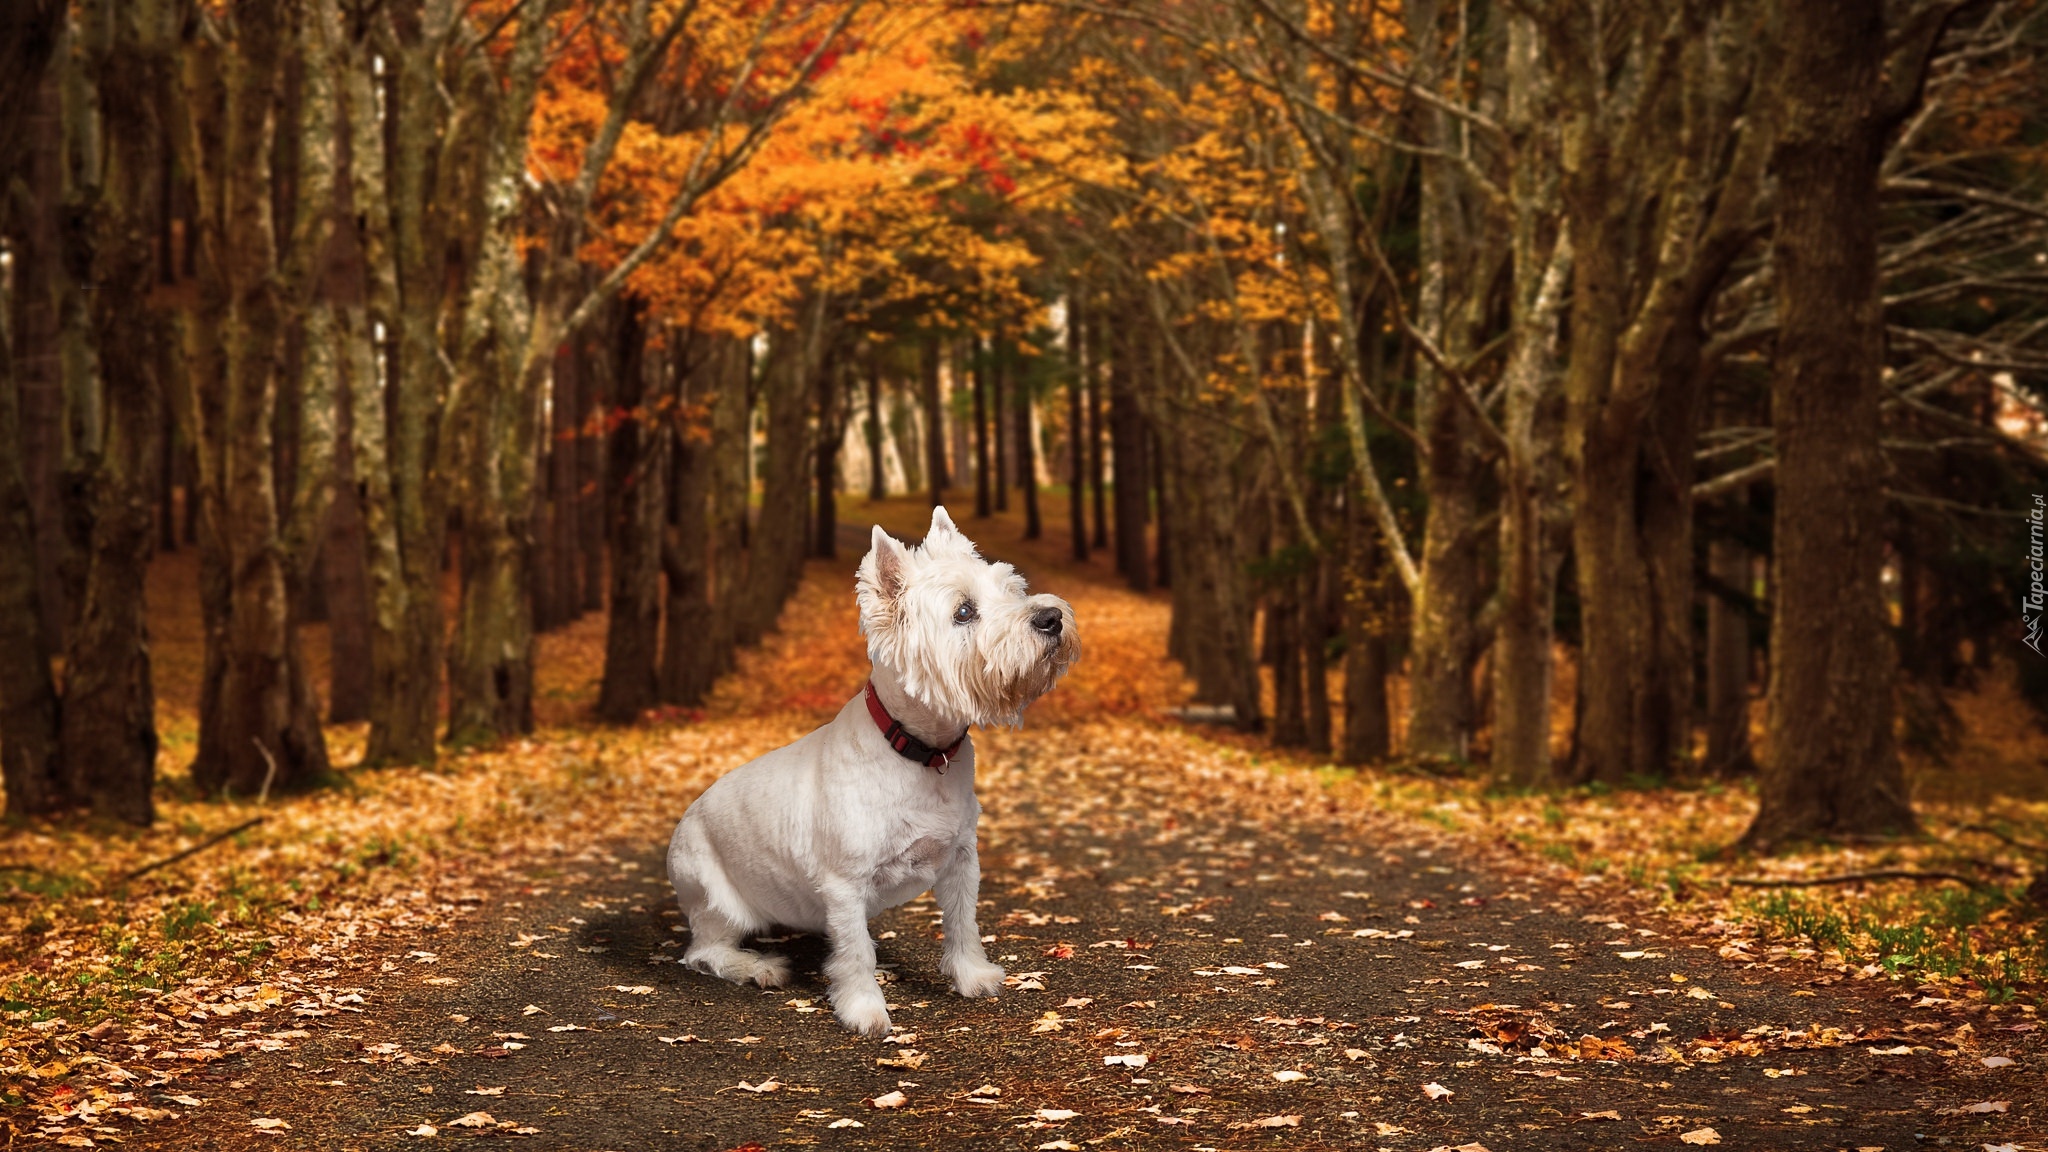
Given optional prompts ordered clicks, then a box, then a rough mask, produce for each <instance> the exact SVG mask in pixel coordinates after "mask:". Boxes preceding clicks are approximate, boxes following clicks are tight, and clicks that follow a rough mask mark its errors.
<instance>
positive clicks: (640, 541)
mask: <svg viewBox="0 0 2048 1152" xmlns="http://www.w3.org/2000/svg"><path fill="white" fill-rule="evenodd" d="M620 311H621V312H622V315H621V316H620V318H619V324H618V351H617V353H616V359H615V360H614V364H615V366H616V370H615V372H614V374H613V379H614V380H615V381H616V389H615V398H614V400H613V403H614V404H616V405H617V406H618V414H619V417H620V418H619V419H618V421H617V423H616V424H615V425H614V426H613V428H612V432H611V435H610V443H609V444H607V445H606V450H605V458H606V461H607V463H608V468H607V472H608V475H607V477H606V483H605V504H606V508H605V535H606V537H607V539H608V542H609V544H610V546H611V547H610V552H611V604H610V610H609V612H608V613H607V614H606V616H605V646H604V678H603V680H602V682H601V683H600V684H599V686H598V693H597V718H598V719H599V720H601V721H603V722H605V723H607V724H631V723H633V722H634V721H635V720H638V719H639V718H640V714H641V713H643V712H645V711H647V710H648V709H650V708H652V707H654V705H655V702H656V701H657V699H658V698H659V686H660V682H659V665H660V659H661V648H660V644H661V606H662V605H661V601H662V591H661V568H662V565H661V558H662V557H661V551H662V536H663V531H662V526H663V524H664V522H665V521H666V519H667V517H666V515H665V513H666V512H667V508H668V490H667V479H668V469H669V463H668V451H667V432H666V429H665V428H664V426H663V425H664V424H665V423H666V421H665V419H664V418H662V417H658V416H657V415H656V413H657V412H659V411H661V410H662V409H663V408H664V406H663V405H661V404H659V403H657V400H658V399H659V398H660V397H661V395H662V394H663V393H664V392H666V389H665V388H656V389H650V388H649V387H648V380H649V377H650V376H652V375H654V374H655V372H656V370H655V369H653V368H652V367H651V366H650V365H649V364H648V360H649V359H650V357H649V356H648V351H649V348H648V340H647V334H646V326H645V324H644V323H643V321H642V319H641V314H640V308H639V306H638V305H637V304H634V303H633V302H630V301H627V302H624V303H623V304H622V305H621V307H620Z"/></svg>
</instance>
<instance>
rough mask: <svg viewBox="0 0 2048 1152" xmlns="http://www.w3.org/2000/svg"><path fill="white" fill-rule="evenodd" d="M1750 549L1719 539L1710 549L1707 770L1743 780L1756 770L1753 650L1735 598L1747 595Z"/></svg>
mask: <svg viewBox="0 0 2048 1152" xmlns="http://www.w3.org/2000/svg"><path fill="white" fill-rule="evenodd" d="M1749 565H1750V557H1749V550H1748V549H1747V548H1744V547H1743V546H1742V543H1741V541H1739V540H1736V539H1734V538H1732V537H1729V536H1716V537H1715V538H1714V539H1713V540H1712V541H1711V542H1710V543H1708V545H1707V575H1708V576H1709V577H1711V578H1712V580H1713V583H1714V585H1715V586H1714V587H1710V588H1709V589H1708V590H1707V596H1706V601H1707V646H1706V665H1707V715H1706V721H1707V754H1706V760H1705V762H1704V767H1705V769H1706V771H1707V772H1708V773H1709V774H1711V775H1715V776H1722V777H1728V776H1744V775H1748V774H1749V773H1751V772H1754V771H1756V761H1755V760H1754V759H1753V758H1752V755H1751V752H1750V741H1749V682H1750V671H1749V669H1750V664H1751V645H1750V639H1749V612H1748V611H1747V605H1745V604H1738V603H1736V602H1734V601H1733V599H1732V598H1731V595H1730V594H1731V593H1740V594H1742V595H1744V596H1745V597H1746V596H1747V595H1748V592H1749Z"/></svg>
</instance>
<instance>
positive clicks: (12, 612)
mask: <svg viewBox="0 0 2048 1152" xmlns="http://www.w3.org/2000/svg"><path fill="white" fill-rule="evenodd" d="M58 10H59V11H61V7H59V8H58ZM53 23H54V21H53ZM7 30H8V31H10V32H15V31H18V30H17V29H12V28H9V29H7ZM5 50H6V51H7V52H8V55H7V57H6V60H7V62H8V65H9V67H12V68H28V67H33V68H35V69H36V70H37V71H38V72H40V69H41V63H40V62H39V61H33V60H24V59H23V58H22V57H21V55H20V53H19V48H18V46H16V45H6V46H5ZM43 59H47V53H45V54H44V56H43ZM0 83H5V81H4V80H0ZM4 215H5V208H4V207H0V217H4ZM11 320H12V316H11V315H10V314H9V312H8V311H7V310H5V309H0V784H4V786H5V788H6V792H7V810H6V815H7V816H8V817H9V818H19V817H23V816H36V815H42V814H44V813H49V812H55V811H57V810H58V809H61V808H63V807H65V806H66V805H67V803H68V798H67V797H66V795H65V792H64V787H63V772H62V762H61V760H60V747H59V744H58V739H59V733H60V731H61V726H60V724H61V718H60V714H59V711H58V707H59V705H58V700H57V687H56V682H55V680H54V679H53V678H52V677H51V674H50V657H51V656H52V654H53V652H54V649H53V646H52V644H51V640H50V634H49V631H48V630H47V629H46V628H44V626H43V605H42V590H41V588H40V586H39V585H40V579H39V576H38V573H37V571H36V534H35V516H34V509H33V507H32V505H31V502H30V498H29V490H28V480H27V477H26V476H25V475H24V474H23V472H22V468H21V460H22V455H23V453H22V438H21V416H20V413H21V406H20V400H19V395H20V390H19V381H18V380H17V377H16V373H15V371H14V364H15V357H14V338H13V337H14V332H13V324H12V323H11Z"/></svg>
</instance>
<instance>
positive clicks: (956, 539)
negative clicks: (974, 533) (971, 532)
mask: <svg viewBox="0 0 2048 1152" xmlns="http://www.w3.org/2000/svg"><path fill="white" fill-rule="evenodd" d="M924 550H925V551H926V552H959V553H965V554H966V555H969V556H975V555H978V553H977V552H976V551H975V550H974V541H972V540H969V539H968V538H967V536H966V534H965V533H963V532H961V531H960V529H959V528H957V527H955V526H954V525H953V517H952V516H950V515H948V514H947V512H946V506H945V505H944V504H935V505H933V506H932V526H931V527H930V528H929V529H927V530H926V532H925V534H924Z"/></svg>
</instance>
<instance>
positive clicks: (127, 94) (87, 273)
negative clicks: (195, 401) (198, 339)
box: [61, 0, 179, 824]
mask: <svg viewBox="0 0 2048 1152" xmlns="http://www.w3.org/2000/svg"><path fill="white" fill-rule="evenodd" d="M178 16H179V12H178V5H176V4H173V3H169V2H167V0H166V2H145V3H116V2H113V0H100V2H97V3H90V4H85V5H82V6H81V7H80V8H79V10H78V12H77V20H76V23H75V25H74V28H75V35H76V36H77V50H76V51H75V52H73V53H71V54H70V57H69V60H68V62H67V67H70V68H75V69H77V71H76V72H74V73H72V74H71V75H70V76H68V77H66V88H67V95H66V100H65V108H64V135H65V146H66V150H67V152H68V154H69V155H68V157H67V164H68V166H69V168H70V172H71V177H70V183H69V186H68V187H67V188H66V190H65V199H66V204H65V216H66V219H67V222H68V223H67V226H66V231H65V235H64V247H65V261H64V265H65V268H66V269H67V271H68V272H69V273H70V275H72V276H75V277H77V279H73V280H71V281H70V282H69V283H67V284H66V286H65V292H66V295H67V300H66V305H65V309H66V313H67V316H66V325H67V327H68V328H69V329H70V332H69V336H70V337H71V338H72V340H73V343H72V348H73V349H74V350H78V349H79V348H80V345H83V346H84V351H83V354H81V355H73V356H69V357H67V361H66V364H65V380H64V389H65V404H66V409H67V411H66V420H67V425H68V427H67V429H66V431H67V443H66V449H65V456H66V460H65V486H66V489H67V492H66V503H67V508H66V521H67V531H68V534H69V535H70V537H71V547H72V549H73V555H74V556H75V557H76V559H77V562H78V563H79V564H80V565H81V566H82V569H83V570H82V572H80V573H78V574H77V577H76V579H77V585H76V586H77V587H78V594H77V598H76V600H75V602H74V604H73V606H72V613H71V621H70V627H69V628H68V629H67V631H66V636H65V650H64V667H65V676H64V697H63V708H62V721H61V731H62V756H63V775H64V783H65V788H66V791H67V792H68V793H69V794H70V795H71V796H72V797H73V798H74V799H75V800H78V801H80V802H89V803H90V804H91V805H92V808H93V810H94V811H95V812H97V813H100V814H103V815H108V816H113V817H116V818H118V819H122V820H126V821H128V822H130V823H135V824H147V823H149V822H150V820H151V819H152V818H153V816H154V814H155V806H154V803H153V801H152V786H153V782H154V780H155V771H156V754H157V735H156V716H155V712H156V698H155V690H154V687H153V685H152V682H151V677H150V658H149V643H148V630H147V627H146V625H145V621H144V618H143V577H144V571H145V566H146V563H147V561H148V558H149V551H150V541H151V533H150V526H151V525H150V508H151V499H150V486H151V484H152V482H153V480H154V477H155V472H156V469H155V466H154V463H155V462H154V459H153V455H154V453H155V451H156V449H157V446H158V445H159V444H160V443H161V441H162V437H161V423H162V420H163V412H164V404H163V398H164V392H165V387H164V379H163V373H164V368H165V365H166V364H168V363H170V362H171V359H172V339H171V324H170V318H169V317H168V316H167V315H166V314H165V312H164V310H163V309H162V308H161V307H160V306H159V305H158V302H157V301H156V300H154V299H153V297H152V292H153V289H154V288H155V287H156V283H157V277H158V272H159V268H158V262H157V259H156V252H155V245H154V241H155V238H156V237H157V236H158V235H159V234H160V231H161V230H160V227H159V221H158V217H157V214H158V213H159V212H160V211H161V208H162V197H161V196H160V194H159V187H160V186H159V184H158V181H159V180H160V179H161V176H162V173H163V171H164V167H165V165H164V161H165V155H164V141H165V140H166V139H167V137H168V136H169V132H168V131H167V124H166V122H165V119H164V116H165V113H166V111H167V110H168V109H169V108H171V107H172V106H173V105H172V100H171V91H172V89H171V85H172V69H173V68H174V66H175V65H174V53H175V51H176V47H177V43H176V36H177V32H178V27H179V20H178ZM86 289H90V291H86ZM88 297H89V298H90V299H89V301H88V300H87V298H88Z"/></svg>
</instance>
